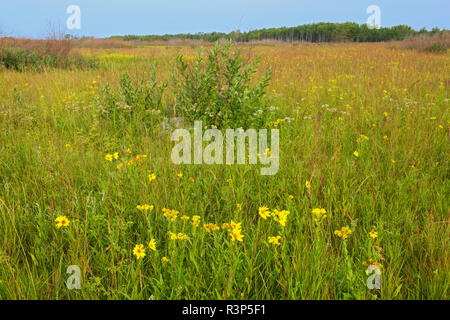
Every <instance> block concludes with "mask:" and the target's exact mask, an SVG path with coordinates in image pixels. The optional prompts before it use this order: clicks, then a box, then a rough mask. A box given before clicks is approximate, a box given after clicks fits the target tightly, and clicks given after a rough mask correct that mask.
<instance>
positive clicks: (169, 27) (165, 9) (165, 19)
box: [0, 0, 450, 38]
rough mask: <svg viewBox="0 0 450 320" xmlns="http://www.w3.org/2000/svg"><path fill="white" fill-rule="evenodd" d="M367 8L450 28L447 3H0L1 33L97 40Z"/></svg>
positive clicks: (359, 12)
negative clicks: (76, 10) (74, 9)
mask: <svg viewBox="0 0 450 320" xmlns="http://www.w3.org/2000/svg"><path fill="white" fill-rule="evenodd" d="M69 5H78V6H79V7H80V9H81V30H79V31H68V30H66V20H67V18H68V17H69V14H67V13H66V9H67V7H68V6H69ZM369 5H378V6H379V7H380V9H381V25H382V26H386V27H389V26H393V25H398V24H407V25H410V26H412V27H413V28H415V29H420V28H422V27H425V28H427V29H431V28H433V27H439V28H441V29H442V28H446V29H450V23H449V21H450V1H449V0H380V1H376V0H368V1H366V0H315V1H303V0H223V1H217V0H192V1H187V0H126V1H123V0H11V1H8V0H0V30H2V31H3V32H4V33H6V34H8V35H11V36H22V37H33V38H40V37H45V36H46V35H47V34H48V33H49V30H50V29H52V27H50V26H52V25H53V26H59V27H60V29H61V30H62V31H64V32H67V33H71V34H76V35H87V36H96V37H107V36H111V35H125V34H138V35H144V34H165V33H188V32H189V33H197V32H212V31H219V32H230V31H232V30H235V29H238V28H239V29H240V30H241V31H248V30H254V29H259V28H270V27H281V26H297V25H301V24H307V23H314V22H347V21H351V22H357V23H366V21H367V18H368V16H369V15H368V14H367V13H366V9H367V7H368V6H369ZM53 28H54V27H53Z"/></svg>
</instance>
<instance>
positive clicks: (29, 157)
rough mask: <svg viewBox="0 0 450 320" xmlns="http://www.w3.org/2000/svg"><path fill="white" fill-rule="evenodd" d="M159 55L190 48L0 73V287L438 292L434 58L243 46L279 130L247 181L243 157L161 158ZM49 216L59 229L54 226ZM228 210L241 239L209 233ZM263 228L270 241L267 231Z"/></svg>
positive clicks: (442, 136) (372, 48)
mask: <svg viewBox="0 0 450 320" xmlns="http://www.w3.org/2000/svg"><path fill="white" fill-rule="evenodd" d="M108 50H111V49H108ZM176 50H177V51H178V53H179V54H182V55H184V56H191V57H193V56H195V55H196V51H197V48H191V47H180V48H173V47H165V46H161V47H151V48H117V49H114V52H115V53H117V54H118V55H119V56H118V57H120V55H133V56H137V57H138V58H137V59H123V61H121V60H120V59H119V58H118V59H110V61H109V62H108V63H105V64H103V65H101V66H100V67H99V68H98V69H88V70H65V69H49V70H46V72H43V73H40V74H37V73H34V72H16V71H13V70H3V71H1V72H0V221H1V222H0V297H1V298H3V299H26V298H28V299H149V298H150V297H153V298H155V299H185V298H186V299H204V298H208V299H448V283H449V272H448V270H449V256H448V238H449V226H448V195H449V187H450V185H449V179H448V152H449V149H448V129H449V128H448V126H449V113H448V110H449V108H448V106H449V97H448V93H449V91H448V82H447V80H448V73H447V69H448V55H447V54H444V55H429V54H425V53H422V52H418V51H409V50H405V51H403V50H402V51H400V50H389V49H387V48H386V45H384V44H357V45H355V44H335V45H310V46H289V45H279V46H255V47H247V46H246V47H242V52H241V53H242V55H243V56H244V57H249V58H251V57H254V56H255V55H260V56H261V68H260V69H258V71H257V73H256V75H257V76H258V77H259V76H261V77H262V76H263V72H264V70H265V69H266V68H268V67H269V66H271V67H272V68H273V73H272V81H271V83H270V84H269V86H268V88H267V91H268V97H267V103H268V104H269V108H268V109H267V111H266V112H267V114H266V118H267V124H266V126H267V127H269V128H275V127H276V128H279V129H280V130H281V136H280V170H279V172H278V173H277V174H276V175H275V176H261V175H260V173H259V167H258V166H255V165H231V166H227V165H223V166H221V165H214V166H207V165H184V166H176V165H174V164H173V163H172V162H171V160H170V153H171V149H172V146H173V143H172V142H171V141H170V134H168V133H167V132H166V131H165V130H164V129H163V127H162V125H161V122H162V121H163V117H164V116H165V115H164V112H161V113H159V112H158V111H157V110H159V109H162V110H164V108H165V107H167V106H168V105H169V104H170V103H172V102H173V101H172V99H173V98H174V95H173V90H174V88H173V85H171V84H170V83H171V82H170V81H169V80H170V76H171V70H172V69H171V64H172V63H173V62H174V54H175V51H176ZM79 52H81V53H83V52H84V53H90V54H93V55H94V56H95V55H104V54H105V50H104V49H95V50H92V49H79ZM154 62H156V63H157V69H156V70H155V72H154V73H153V72H152V71H153V70H154V69H152V67H151V66H152V64H153V63H154ZM124 72H125V74H126V75H127V77H128V80H127V79H125V78H124V77H122V80H121V75H122V74H124ZM140 79H142V81H141V80H140ZM149 79H150V80H149ZM155 82H156V83H160V82H161V83H168V85H169V87H167V88H166V89H165V90H166V91H167V94H165V95H164V97H163V98H162V101H163V103H162V104H161V105H158V104H155V105H152V106H151V107H149V108H148V110H147V111H146V109H144V108H143V109H139V110H141V111H139V112H138V113H134V115H133V116H125V115H124V116H123V117H114V116H113V115H114V113H108V112H105V107H106V106H107V104H106V101H107V99H106V100H105V97H109V96H112V97H114V99H116V100H114V103H112V104H111V105H110V106H117V107H118V108H119V107H120V106H124V105H126V104H128V103H131V104H133V103H134V104H136V105H139V104H142V106H144V105H145V103H142V102H141V101H145V99H144V100H140V99H137V100H136V101H134V100H132V99H131V100H126V92H130V91H129V90H128V91H127V90H126V87H127V84H130V83H131V84H132V85H133V92H135V91H136V88H143V87H146V86H147V85H149V86H151V85H152V84H153V83H155ZM107 84H108V86H109V87H110V90H111V95H105V92H104V90H105V87H106V85H107ZM121 87H122V89H121ZM144 92H146V91H144ZM150 92H153V91H150ZM138 96H140V95H138ZM143 96H145V95H143ZM115 102H118V104H116V103H115ZM130 107H133V105H131V106H130ZM270 107H271V108H270ZM106 110H109V109H107V108H106ZM123 110H128V108H125V109H123ZM172 112H173V116H178V115H179V114H177V109H175V110H172ZM144 114H145V115H146V116H147V117H148V118H143V117H142V115H144ZM138 115H140V116H138ZM286 117H287V118H288V119H285V118H286ZM355 151H357V153H355ZM116 152H117V153H118V154H117V159H115V157H114V154H115V153H116ZM355 154H356V155H357V156H356V155H355ZM143 155H145V156H146V157H145V156H143ZM151 174H154V175H155V179H154V180H152V181H150V179H149V175H151ZM143 204H148V205H152V206H154V208H153V210H151V211H150V210H148V211H146V212H145V211H141V210H139V209H138V208H137V206H138V205H143ZM263 206H266V207H268V208H269V210H270V211H272V212H273V211H274V210H275V209H278V210H288V211H289V212H290V213H289V215H288V216H287V222H286V225H285V226H284V227H283V226H282V225H281V224H280V223H279V222H277V221H276V220H275V219H274V217H269V218H267V219H263V218H262V217H261V216H260V215H259V212H258V211H259V208H260V207H263ZM163 208H168V209H174V210H178V211H179V216H178V218H177V219H176V220H175V221H169V219H168V218H167V217H166V216H165V215H164V211H163ZM316 208H322V209H324V210H325V211H326V217H324V216H323V215H321V216H318V215H316V214H313V209H316ZM314 212H317V210H316V211H314ZM319 212H320V210H319ZM182 215H186V216H188V217H189V220H182V219H181V216H182ZM195 215H198V216H200V221H199V225H198V227H195V226H194V224H193V223H192V217H193V216H195ZM59 216H66V217H67V218H68V219H69V220H70V224H69V225H68V226H67V227H61V228H57V227H56V224H55V219H56V218H57V217H59ZM231 220H233V221H234V222H241V223H242V235H243V236H244V237H243V239H242V240H243V241H242V242H240V241H237V240H236V241H232V239H231V237H230V236H229V231H228V228H227V227H226V225H225V226H224V227H225V228H222V225H223V224H224V223H230V222H231ZM208 223H216V224H217V225H218V226H219V228H220V230H217V231H213V230H210V231H208V230H207V229H208V226H206V227H204V226H203V225H204V224H208ZM342 227H348V228H350V229H351V231H352V233H351V234H350V235H349V236H348V238H346V239H342V238H340V237H339V236H338V235H336V234H335V230H341V228H342ZM371 231H375V232H377V233H378V236H377V237H376V238H371V237H370V235H369V233H370V232H371ZM169 232H174V233H183V234H186V235H187V236H188V239H186V240H171V239H170V234H169ZM278 235H280V236H281V237H280V239H279V241H280V245H276V244H273V243H270V242H269V237H272V236H275V237H276V236H278ZM152 238H154V239H156V241H157V243H156V249H157V251H153V250H151V249H150V248H149V247H148V243H149V242H150V240H151V239H152ZM137 244H143V246H144V247H145V248H146V256H145V257H143V258H142V259H137V258H136V256H134V255H133V248H134V247H135V246H136V245H137ZM163 257H165V258H167V261H166V259H163ZM375 263H377V264H379V265H381V266H382V268H381V284H382V286H381V290H375V291H373V290H369V289H368V288H367V286H366V281H367V278H368V276H367V274H366V268H367V265H368V264H375ZM69 265H78V266H80V268H81V271H82V283H81V289H80V290H68V288H67V287H66V285H65V281H66V279H67V278H68V277H69V275H68V274H66V270H67V267H68V266H69Z"/></svg>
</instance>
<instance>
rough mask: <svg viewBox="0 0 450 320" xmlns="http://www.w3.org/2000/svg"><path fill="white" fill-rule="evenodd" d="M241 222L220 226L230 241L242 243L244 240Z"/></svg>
mask: <svg viewBox="0 0 450 320" xmlns="http://www.w3.org/2000/svg"><path fill="white" fill-rule="evenodd" d="M241 225H242V222H239V223H238V222H234V221H233V220H231V222H230V223H227V222H226V223H224V224H222V229H226V230H227V231H228V234H229V235H230V237H231V241H236V240H237V241H240V242H242V241H243V240H244V235H243V234H242V226H241Z"/></svg>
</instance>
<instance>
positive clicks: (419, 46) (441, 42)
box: [392, 31, 450, 51]
mask: <svg viewBox="0 0 450 320" xmlns="http://www.w3.org/2000/svg"><path fill="white" fill-rule="evenodd" d="M392 43H393V44H394V47H396V48H401V49H415V50H420V51H430V50H429V49H430V48H433V47H440V48H447V49H448V48H450V32H448V31H443V32H442V33H437V34H435V35H433V36H431V37H430V36H427V35H419V36H415V37H412V38H410V39H406V40H403V41H395V42H392ZM444 51H445V50H444Z"/></svg>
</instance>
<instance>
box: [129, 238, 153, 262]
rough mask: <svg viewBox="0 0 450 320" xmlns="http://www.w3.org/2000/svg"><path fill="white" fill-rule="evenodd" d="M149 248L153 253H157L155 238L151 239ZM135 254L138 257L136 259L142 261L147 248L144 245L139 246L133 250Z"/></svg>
mask: <svg viewBox="0 0 450 320" xmlns="http://www.w3.org/2000/svg"><path fill="white" fill-rule="evenodd" d="M148 247H149V248H150V250H152V251H156V240H155V239H154V238H152V239H150V242H149V243H148ZM133 254H134V255H135V256H136V259H138V260H139V259H141V258H143V257H145V247H144V245H143V244H137V245H136V246H135V247H134V249H133Z"/></svg>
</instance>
